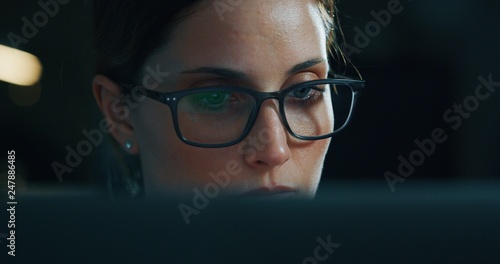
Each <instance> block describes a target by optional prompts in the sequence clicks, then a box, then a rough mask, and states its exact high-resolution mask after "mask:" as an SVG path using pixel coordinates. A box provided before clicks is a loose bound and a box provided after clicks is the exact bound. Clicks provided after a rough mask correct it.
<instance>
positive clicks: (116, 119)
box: [92, 74, 139, 154]
mask: <svg viewBox="0 0 500 264" xmlns="http://www.w3.org/2000/svg"><path fill="white" fill-rule="evenodd" d="M92 91H93V93H94V97H95V100H96V102H97V105H98V106H99V108H100V109H101V112H102V113H103V115H104V117H105V118H106V119H107V120H108V121H109V122H110V123H111V124H112V125H110V127H113V128H114V129H113V130H111V131H110V133H111V135H112V136H113V137H114V138H115V139H116V141H117V142H118V143H119V144H120V145H121V146H122V147H123V148H124V150H125V151H127V152H128V153H130V154H138V153H139V147H138V145H137V140H136V139H135V131H134V127H133V126H132V123H131V122H130V114H131V112H130V109H129V107H128V105H127V104H126V103H125V102H124V100H122V97H123V93H122V90H121V88H120V86H119V85H118V84H117V83H115V82H114V81H113V80H111V79H110V78H108V77H106V76H104V75H101V74H98V75H96V76H95V77H94V80H93V82H92ZM130 142H133V144H130Z"/></svg>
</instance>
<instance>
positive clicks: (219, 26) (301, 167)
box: [130, 0, 330, 197]
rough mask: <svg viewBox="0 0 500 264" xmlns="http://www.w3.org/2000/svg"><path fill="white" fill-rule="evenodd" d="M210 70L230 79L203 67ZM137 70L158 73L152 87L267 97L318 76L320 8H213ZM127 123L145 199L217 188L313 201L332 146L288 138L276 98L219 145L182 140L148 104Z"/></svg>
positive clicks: (322, 51)
mask: <svg viewBox="0 0 500 264" xmlns="http://www.w3.org/2000/svg"><path fill="white" fill-rule="evenodd" d="M220 2H223V4H221V3H220ZM233 2H234V3H237V4H236V5H235V6H231V3H233ZM238 2H239V3H238ZM214 68H216V69H225V70H227V71H225V72H226V73H227V72H231V73H237V74H221V72H220V71H213V70H207V69H214ZM144 69H145V70H144V72H143V76H146V75H148V74H149V75H151V72H152V71H157V72H160V74H156V76H154V75H151V77H149V79H148V80H149V81H150V83H154V81H153V80H155V81H159V86H158V87H157V88H156V89H155V90H156V91H160V92H172V91H179V90H185V89H190V88H196V87H202V86H212V85H233V86H241V87H248V88H252V89H254V90H257V91H261V92H274V91H279V90H282V89H285V88H287V87H289V86H290V85H292V84H296V83H300V82H304V81H309V80H315V79H324V78H326V77H327V73H328V70H329V68H328V63H327V48H326V33H325V27H324V24H323V21H322V19H321V16H320V11H319V9H318V4H317V1H313V0H311V1H304V0H274V1H269V0H255V1H212V3H210V4H208V5H203V6H201V7H200V8H199V9H197V10H196V11H195V12H194V13H193V14H192V15H190V16H189V17H188V18H186V19H185V20H183V21H182V22H181V23H180V24H179V25H178V26H177V27H176V28H175V30H174V33H173V35H172V37H171V38H170V39H169V40H168V44H167V45H166V46H165V47H164V48H163V49H162V50H160V51H158V52H156V53H154V54H153V55H151V56H150V57H149V58H148V60H147V61H146V64H145V67H144ZM146 69H148V70H146ZM166 73H168V76H167V74H166ZM130 122H131V126H132V127H133V133H134V134H133V140H134V141H135V144H136V145H137V148H135V149H136V152H137V153H138V154H140V158H141V161H142V165H143V174H144V175H143V176H144V183H145V190H146V195H147V196H148V195H154V194H161V193H172V192H177V191H179V192H183V193H186V192H187V193H192V190H194V188H197V189H198V190H200V191H201V192H203V191H204V190H208V191H209V192H211V193H213V192H214V184H217V186H218V187H217V188H219V193H220V194H224V195H231V196H232V195H245V194H247V195H250V196H254V195H256V196H260V195H263V196H271V197H289V196H290V197H292V196H296V197H300V196H302V197H312V196H314V194H315V192H316V189H317V187H318V183H319V180H320V176H321V170H322V166H323V161H324V158H325V155H326V152H327V149H328V145H329V143H330V141H329V140H328V139H327V140H318V141H303V140H298V139H295V138H293V137H292V136H291V135H290V134H289V133H288V132H287V130H286V129H285V127H284V126H283V124H282V122H281V121H280V116H279V110H278V101H277V100H266V101H264V103H263V104H262V106H261V108H260V113H259V115H258V117H257V120H256V122H255V125H254V126H253V128H252V130H251V132H250V134H249V135H248V137H247V138H245V140H243V141H242V142H240V143H238V144H236V145H234V146H231V147H225V148H200V147H193V146H190V145H188V144H186V143H183V142H182V141H180V139H179V138H178V136H177V135H176V133H175V130H174V124H173V121H172V115H171V111H170V109H169V107H168V106H167V105H164V104H161V103H159V102H157V101H154V100H152V99H149V98H146V99H144V100H141V101H140V103H139V106H138V107H137V108H136V109H135V110H134V111H133V112H132V114H131V117H130ZM255 190H257V191H255ZM251 191H254V192H251ZM248 192H251V193H248Z"/></svg>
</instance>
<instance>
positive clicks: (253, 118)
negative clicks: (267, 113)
mask: <svg viewBox="0 0 500 264" xmlns="http://www.w3.org/2000/svg"><path fill="white" fill-rule="evenodd" d="M283 94H284V91H277V92H255V93H254V94H253V95H254V98H255V100H256V101H255V109H254V110H253V112H252V114H251V115H250V119H249V122H248V125H247V128H246V129H245V131H244V133H243V135H242V138H243V139H244V138H246V137H247V136H248V135H249V134H250V132H251V131H252V129H253V127H254V126H255V123H256V122H257V119H258V117H259V114H260V113H261V109H262V105H263V104H264V102H265V101H267V100H273V99H274V100H277V101H278V112H277V114H278V118H279V120H280V123H281V125H283V127H284V128H285V130H286V131H287V132H288V134H290V135H291V136H294V134H293V132H292V131H291V128H290V127H289V125H288V123H287V122H286V120H285V106H284V99H283Z"/></svg>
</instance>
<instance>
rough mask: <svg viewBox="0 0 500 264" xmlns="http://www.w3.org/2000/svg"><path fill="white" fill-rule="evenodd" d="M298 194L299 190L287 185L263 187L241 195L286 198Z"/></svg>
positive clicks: (245, 196)
mask: <svg viewBox="0 0 500 264" xmlns="http://www.w3.org/2000/svg"><path fill="white" fill-rule="evenodd" d="M296 194H297V190H296V189H293V188H291V187H287V186H276V187H273V188H267V187H261V188H258V189H254V190H251V191H248V192H245V193H243V194H241V195H240V197H242V198H264V199H286V198H292V197H294V196H295V195H296Z"/></svg>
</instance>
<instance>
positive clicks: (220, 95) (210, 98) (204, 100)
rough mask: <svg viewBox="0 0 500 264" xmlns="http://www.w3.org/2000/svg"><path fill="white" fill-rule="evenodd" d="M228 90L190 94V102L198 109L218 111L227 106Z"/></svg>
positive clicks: (229, 96) (229, 94) (229, 95)
mask: <svg viewBox="0 0 500 264" xmlns="http://www.w3.org/2000/svg"><path fill="white" fill-rule="evenodd" d="M230 98H231V93H230V92H206V93H199V94H195V95H192V96H190V100H189V101H190V102H191V104H192V105H193V106H194V107H196V108H198V109H199V110H209V111H218V110H223V109H224V108H225V107H227V106H228V103H229V99H230Z"/></svg>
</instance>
